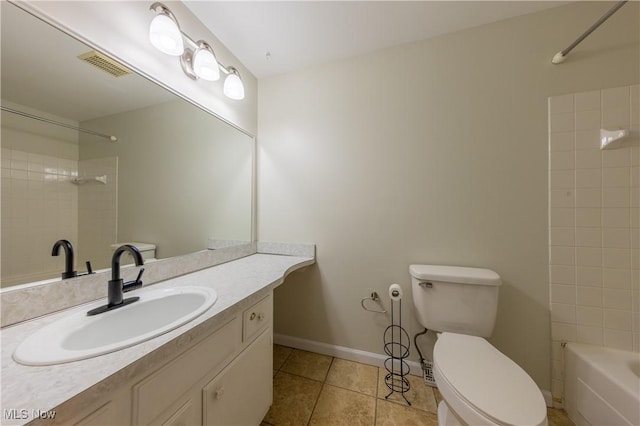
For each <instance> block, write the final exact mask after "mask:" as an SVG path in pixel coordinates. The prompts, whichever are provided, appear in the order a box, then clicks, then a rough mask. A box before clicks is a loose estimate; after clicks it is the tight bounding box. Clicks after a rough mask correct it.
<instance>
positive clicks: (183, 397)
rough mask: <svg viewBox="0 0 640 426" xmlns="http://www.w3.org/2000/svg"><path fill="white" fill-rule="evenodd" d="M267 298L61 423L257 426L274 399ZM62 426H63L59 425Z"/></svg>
mask: <svg viewBox="0 0 640 426" xmlns="http://www.w3.org/2000/svg"><path fill="white" fill-rule="evenodd" d="M272 324H273V295H272V293H269V294H268V295H267V296H265V297H264V298H262V299H261V300H259V301H258V302H256V303H254V304H253V305H251V306H250V307H249V308H247V309H244V310H239V311H238V312H237V314H236V315H233V316H231V317H230V320H228V321H227V322H226V323H225V324H224V325H222V326H221V327H219V328H218V329H217V330H215V331H214V332H213V333H211V334H210V335H209V336H207V337H206V338H204V339H203V340H201V341H200V342H198V343H196V344H195V345H193V346H192V347H190V348H188V349H186V350H185V351H182V352H181V353H180V354H179V355H178V356H176V357H175V358H173V359H172V360H170V361H169V362H168V363H166V364H164V365H163V366H162V367H160V368H159V369H157V370H155V371H151V372H149V371H148V372H144V373H142V374H139V375H136V377H135V378H133V379H132V380H130V381H129V382H128V383H127V384H126V385H124V386H122V388H120V389H119V390H117V391H115V392H112V393H111V394H110V395H108V396H107V395H105V397H104V398H100V401H99V402H97V403H96V404H92V405H93V406H92V408H88V407H85V408H88V409H87V410H86V411H84V410H82V411H84V413H83V414H80V413H78V412H76V416H74V417H75V419H72V420H71V421H69V422H68V423H71V424H82V425H102V424H105V425H106V424H132V425H198V424H203V425H221V426H222V425H224V426H227V425H243V426H246V425H259V424H260V422H261V421H262V418H263V417H264V416H265V414H266V413H267V410H268V409H269V406H270V405H271V401H272V397H273V327H272ZM65 423H67V422H65Z"/></svg>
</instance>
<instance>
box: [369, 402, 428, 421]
mask: <svg viewBox="0 0 640 426" xmlns="http://www.w3.org/2000/svg"><path fill="white" fill-rule="evenodd" d="M395 425H397V426H414V425H415V426H437V425H438V416H437V415H436V414H434V413H428V412H426V411H422V410H417V409H415V408H411V407H408V406H406V405H400V404H394V403H393V402H389V401H386V400H384V399H378V408H377V409H376V426H395Z"/></svg>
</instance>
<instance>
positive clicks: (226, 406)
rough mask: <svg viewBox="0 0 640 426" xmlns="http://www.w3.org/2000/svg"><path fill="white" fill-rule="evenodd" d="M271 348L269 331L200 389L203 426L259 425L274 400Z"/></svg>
mask: <svg viewBox="0 0 640 426" xmlns="http://www.w3.org/2000/svg"><path fill="white" fill-rule="evenodd" d="M272 348H273V345H272V341H271V330H267V331H264V332H263V333H262V334H260V335H259V337H257V338H256V339H255V340H254V341H253V343H251V344H250V345H249V346H248V347H247V348H246V349H245V350H244V351H243V352H242V353H241V354H240V355H238V357H237V358H236V359H234V360H233V361H232V362H231V364H229V366H228V367H226V368H225V369H224V370H222V372H221V373H220V374H218V376H216V378H214V379H213V380H212V381H211V382H209V384H207V385H206V386H205V387H204V388H203V390H202V408H203V419H202V420H203V424H205V425H209V426H218V425H220V426H246V425H258V424H260V421H261V420H262V418H263V417H264V416H265V415H266V414H267V411H268V410H269V406H270V405H271V402H272V399H273V370H272V369H273V361H272V360H273V349H272Z"/></svg>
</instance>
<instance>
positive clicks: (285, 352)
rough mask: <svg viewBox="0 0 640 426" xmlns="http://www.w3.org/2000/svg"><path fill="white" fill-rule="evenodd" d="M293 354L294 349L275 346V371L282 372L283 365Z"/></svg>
mask: <svg viewBox="0 0 640 426" xmlns="http://www.w3.org/2000/svg"><path fill="white" fill-rule="evenodd" d="M291 352H293V349H292V348H289V347H287V346H281V345H273V369H274V370H280V368H281V367H282V364H284V362H285V361H286V360H287V358H289V355H291Z"/></svg>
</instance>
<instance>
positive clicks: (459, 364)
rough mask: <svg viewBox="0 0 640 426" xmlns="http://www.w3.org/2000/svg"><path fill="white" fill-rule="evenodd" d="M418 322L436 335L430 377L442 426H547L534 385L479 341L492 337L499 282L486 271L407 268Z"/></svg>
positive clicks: (486, 344) (545, 416)
mask: <svg viewBox="0 0 640 426" xmlns="http://www.w3.org/2000/svg"><path fill="white" fill-rule="evenodd" d="M409 272H410V273H411V283H412V285H411V287H412V291H413V302H414V304H415V308H416V314H417V318H418V321H419V322H420V323H421V324H422V325H423V326H424V327H425V328H427V329H429V330H432V331H436V332H439V334H438V340H437V341H436V344H435V347H434V350H433V375H434V378H435V380H436V384H437V386H438V389H439V390H440V393H441V394H442V397H443V401H441V402H440V404H439V405H438V423H439V425H440V426H444V425H456V426H458V425H513V426H516V425H518V426H521V425H536V426H538V425H539V426H543V425H547V407H546V405H545V402H544V398H543V397H542V393H541V392H540V389H538V386H537V385H536V384H535V382H534V381H533V380H532V379H531V377H529V376H528V375H527V373H526V372H525V371H524V370H523V369H522V368H520V366H518V365H517V364H516V363H515V362H513V361H512V360H510V359H509V358H507V357H506V356H505V355H503V354H502V353H501V352H500V351H498V350H497V349H496V348H494V347H493V346H492V345H491V344H490V343H489V342H487V341H486V340H485V339H484V338H485V337H489V336H490V335H491V333H492V332H493V327H494V325H495V320H496V313H497V308H498V289H499V287H500V285H501V284H502V282H501V280H500V276H499V275H498V274H496V273H495V272H494V271H491V270H489V269H479V268H464V267H456V266H437V265H411V266H410V267H409Z"/></svg>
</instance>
